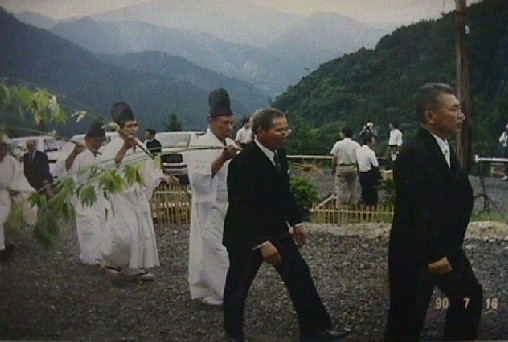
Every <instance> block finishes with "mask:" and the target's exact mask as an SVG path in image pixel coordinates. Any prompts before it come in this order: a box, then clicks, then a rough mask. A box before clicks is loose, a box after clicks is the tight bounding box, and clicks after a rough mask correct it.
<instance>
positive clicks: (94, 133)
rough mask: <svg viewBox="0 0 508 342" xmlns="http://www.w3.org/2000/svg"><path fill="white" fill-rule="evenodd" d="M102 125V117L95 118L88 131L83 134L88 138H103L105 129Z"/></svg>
mask: <svg viewBox="0 0 508 342" xmlns="http://www.w3.org/2000/svg"><path fill="white" fill-rule="evenodd" d="M103 126H104V122H103V121H102V118H97V119H95V120H94V121H93V122H92V124H91V125H90V127H89V128H88V131H86V134H85V136H87V137H88V138H105V137H106V131H105V130H104V128H102V127H103Z"/></svg>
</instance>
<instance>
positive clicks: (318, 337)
mask: <svg viewBox="0 0 508 342" xmlns="http://www.w3.org/2000/svg"><path fill="white" fill-rule="evenodd" d="M343 336H344V334H343V333H341V332H339V331H338V330H336V329H334V328H329V329H325V330H322V331H318V332H316V333H314V334H312V335H302V336H301V338H300V341H302V342H321V341H338V340H339V339H340V338H341V337H343Z"/></svg>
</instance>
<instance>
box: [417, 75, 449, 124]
mask: <svg viewBox="0 0 508 342" xmlns="http://www.w3.org/2000/svg"><path fill="white" fill-rule="evenodd" d="M442 94H452V95H455V91H454V90H453V88H452V87H450V86H449V85H448V84H446V83H426V84H424V85H423V86H422V87H420V89H418V91H417V92H416V100H415V107H416V119H417V120H418V121H420V122H421V123H425V112H426V111H427V110H429V109H436V108H437V106H438V105H439V104H440V103H441V95H442Z"/></svg>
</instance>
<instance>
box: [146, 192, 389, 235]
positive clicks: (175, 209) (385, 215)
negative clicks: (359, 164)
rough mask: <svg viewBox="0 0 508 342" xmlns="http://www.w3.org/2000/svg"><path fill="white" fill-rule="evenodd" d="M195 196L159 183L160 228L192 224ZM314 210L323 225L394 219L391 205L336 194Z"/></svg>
mask: <svg viewBox="0 0 508 342" xmlns="http://www.w3.org/2000/svg"><path fill="white" fill-rule="evenodd" d="M191 195H192V194H191V189H190V186H189V185H185V184H177V185H167V184H161V185H159V187H157V189H156V190H155V192H154V194H153V197H152V200H151V201H150V206H151V210H152V217H153V218H154V222H156V224H157V226H158V228H161V227H163V226H165V225H167V224H177V225H180V224H189V223H190V216H191V212H190V207H191ZM310 211H311V219H310V221H311V222H313V223H323V224H326V223H333V224H350V223H371V222H391V220H392V218H393V206H391V205H378V206H364V205H354V206H350V205H344V204H340V203H339V202H338V201H337V199H336V197H335V196H330V197H328V198H327V199H325V200H324V201H323V202H321V203H319V204H318V205H316V206H315V207H314V208H312V209H311V210H310Z"/></svg>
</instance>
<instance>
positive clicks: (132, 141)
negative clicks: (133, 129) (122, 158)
mask: <svg viewBox="0 0 508 342" xmlns="http://www.w3.org/2000/svg"><path fill="white" fill-rule="evenodd" d="M137 145H138V140H137V139H136V137H135V136H133V135H129V136H128V137H126V138H125V140H124V141H123V148H124V149H126V150H128V149H130V148H133V147H134V146H137Z"/></svg>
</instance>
